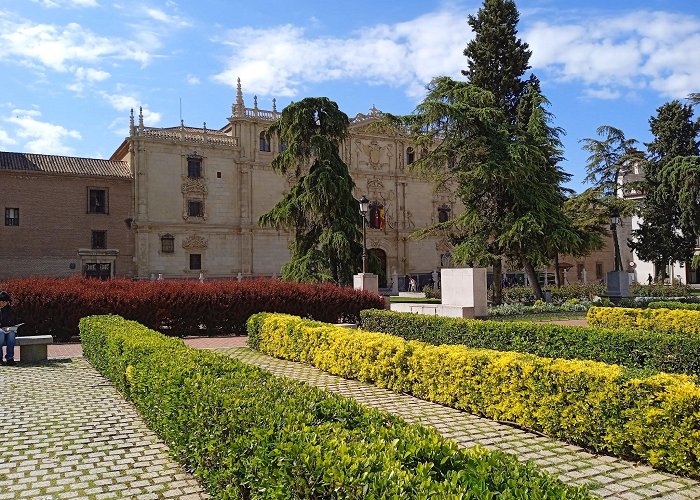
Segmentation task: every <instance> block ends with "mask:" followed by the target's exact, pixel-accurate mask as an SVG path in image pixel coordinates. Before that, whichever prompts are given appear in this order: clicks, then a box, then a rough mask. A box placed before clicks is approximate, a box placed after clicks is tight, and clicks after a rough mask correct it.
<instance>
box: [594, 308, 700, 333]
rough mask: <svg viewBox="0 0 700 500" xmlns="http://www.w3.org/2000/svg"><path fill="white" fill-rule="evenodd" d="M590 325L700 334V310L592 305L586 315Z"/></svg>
mask: <svg viewBox="0 0 700 500" xmlns="http://www.w3.org/2000/svg"><path fill="white" fill-rule="evenodd" d="M586 319H587V321H588V324H589V325H590V326H598V327H604V328H626V327H632V328H641V329H643V330H652V331H655V332H664V333H689V334H700V311H693V310H688V309H637V308H629V307H591V308H590V309H589V310H588V315H587V317H586Z"/></svg>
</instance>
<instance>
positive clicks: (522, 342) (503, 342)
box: [249, 308, 700, 375]
mask: <svg viewBox="0 0 700 500" xmlns="http://www.w3.org/2000/svg"><path fill="white" fill-rule="evenodd" d="M608 309H612V308H608ZM615 310H618V309H617V308H615ZM360 317H361V319H362V327H363V328H364V329H366V330H370V331H375V332H384V333H389V334H391V335H397V336H399V337H403V338H404V339H406V340H420V341H422V342H427V343H429V344H434V345H440V344H462V345H465V346H468V347H474V348H484V349H495V350H497V351H517V352H527V353H530V354H535V355H537V356H544V357H549V358H565V359H589V360H592V361H601V362H604V363H609V364H619V365H623V366H625V367H627V368H637V369H647V370H654V371H663V372H670V373H686V374H693V375H700V336H690V335H686V334H679V333H672V334H668V333H660V332H653V331H646V330H638V329H633V328H616V329H613V328H597V327H582V326H567V325H552V324H541V323H532V322H525V321H514V322H500V321H482V320H470V319H460V318H446V317H440V316H427V315H423V314H410V313H399V312H394V311H382V310H378V309H369V310H365V311H362V312H361V313H360ZM249 330H250V329H249Z"/></svg>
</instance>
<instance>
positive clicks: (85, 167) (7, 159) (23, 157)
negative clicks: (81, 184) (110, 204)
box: [0, 151, 132, 179]
mask: <svg viewBox="0 0 700 500" xmlns="http://www.w3.org/2000/svg"><path fill="white" fill-rule="evenodd" d="M0 170H23V171H28V172H45V173H52V174H74V175H86V176H98V177H121V178H123V179H130V178H131V177H132V175H131V169H130V168H129V164H128V163H126V162H124V161H115V160H102V159H98V158H77V157H74V156H54V155H40V154H33V153H9V152H7V151H0Z"/></svg>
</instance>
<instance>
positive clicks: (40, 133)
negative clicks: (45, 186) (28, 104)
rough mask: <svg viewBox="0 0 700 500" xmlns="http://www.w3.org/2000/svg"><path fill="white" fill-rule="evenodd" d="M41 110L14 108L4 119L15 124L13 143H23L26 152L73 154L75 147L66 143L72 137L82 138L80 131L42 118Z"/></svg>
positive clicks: (23, 149) (22, 147)
mask: <svg viewBox="0 0 700 500" xmlns="http://www.w3.org/2000/svg"><path fill="white" fill-rule="evenodd" d="M40 117H41V112H40V111H38V110H36V109H14V110H12V112H11V116H9V117H6V118H4V120H3V121H5V122H7V123H10V124H12V125H14V126H15V132H14V136H15V139H10V140H11V141H13V142H11V144H16V143H18V142H21V143H22V146H21V149H22V151H24V152H26V153H41V154H56V155H71V154H73V151H74V150H73V148H72V147H70V146H69V145H67V144H65V141H67V140H70V139H80V138H81V135H80V132H78V131H77V130H69V129H67V128H65V127H63V126H62V125H57V124H54V123H49V122H45V121H41V120H40Z"/></svg>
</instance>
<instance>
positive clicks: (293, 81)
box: [214, 11, 466, 97]
mask: <svg viewBox="0 0 700 500" xmlns="http://www.w3.org/2000/svg"><path fill="white" fill-rule="evenodd" d="M465 18H466V12H465V13H455V12H454V11H439V12H435V13H430V14H426V15H424V16H421V17H418V18H416V19H414V20H412V21H407V22H403V23H398V24H395V25H377V26H374V27H371V28H367V29H365V30H361V31H358V32H357V33H355V34H354V35H353V36H352V37H347V38H330V37H327V38H315V39H309V38H307V37H306V33H305V31H304V29H302V28H299V27H296V26H292V25H284V26H274V27H271V28H268V29H255V28H241V29H236V30H232V31H230V32H229V33H227V35H226V36H225V38H224V39H220V40H216V41H219V42H221V43H223V44H225V45H228V46H230V47H231V49H232V53H231V55H230V58H229V60H228V62H227V64H226V67H225V69H224V70H223V71H221V72H220V73H218V74H217V75H215V76H214V80H215V81H218V82H221V83H225V84H228V85H231V86H234V85H235V84H236V79H237V78H238V77H240V78H241V80H242V82H243V83H244V85H245V87H246V89H247V90H249V91H251V92H256V93H260V94H263V95H277V96H296V95H298V94H300V93H301V92H303V85H304V82H313V83H319V82H323V81H330V80H355V81H362V82H365V83H370V84H384V85H390V86H393V87H403V88H404V89H405V92H406V93H407V94H408V95H410V96H413V97H419V96H421V95H423V93H424V90H425V85H426V84H427V83H428V82H429V81H430V79H431V78H432V77H434V76H437V75H444V74H450V75H453V76H457V75H458V74H459V69H461V68H462V67H464V66H465V65H466V61H465V59H464V56H462V51H463V50H464V47H465V43H466V42H465V29H464V27H465V22H464V19H465Z"/></svg>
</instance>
